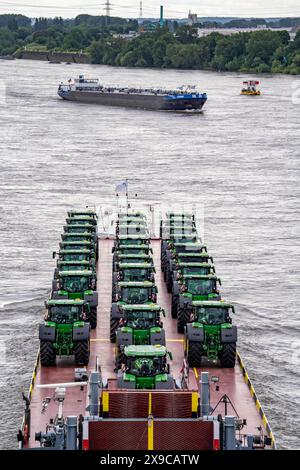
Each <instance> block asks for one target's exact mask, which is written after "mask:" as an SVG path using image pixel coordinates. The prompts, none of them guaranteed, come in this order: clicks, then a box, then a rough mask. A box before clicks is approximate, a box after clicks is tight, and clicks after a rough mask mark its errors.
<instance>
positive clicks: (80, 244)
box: [59, 240, 98, 259]
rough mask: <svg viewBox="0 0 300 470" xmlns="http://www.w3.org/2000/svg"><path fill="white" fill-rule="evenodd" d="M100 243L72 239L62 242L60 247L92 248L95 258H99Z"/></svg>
mask: <svg viewBox="0 0 300 470" xmlns="http://www.w3.org/2000/svg"><path fill="white" fill-rule="evenodd" d="M97 247H98V244H95V242H94V241H93V240H90V241H88V240H86V241H85V240H83V241H79V242H75V241H74V242H73V241H72V242H71V241H66V242H60V244H59V248H60V250H90V251H91V252H92V253H93V255H94V258H96V259H98V258H97V256H98V249H97Z"/></svg>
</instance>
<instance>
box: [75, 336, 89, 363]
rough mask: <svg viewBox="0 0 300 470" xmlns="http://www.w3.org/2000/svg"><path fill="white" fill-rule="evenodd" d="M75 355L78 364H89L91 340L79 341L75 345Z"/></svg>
mask: <svg viewBox="0 0 300 470" xmlns="http://www.w3.org/2000/svg"><path fill="white" fill-rule="evenodd" d="M74 356H75V365H76V366H87V365H88V363H89V358H90V344H89V340H88V339H87V340H86V341H78V342H76V343H75V346H74Z"/></svg>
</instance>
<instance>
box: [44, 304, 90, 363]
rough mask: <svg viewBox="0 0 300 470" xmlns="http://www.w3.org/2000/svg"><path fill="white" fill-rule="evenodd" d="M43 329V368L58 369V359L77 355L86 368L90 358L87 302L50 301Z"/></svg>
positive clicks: (75, 357)
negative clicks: (56, 366)
mask: <svg viewBox="0 0 300 470" xmlns="http://www.w3.org/2000/svg"><path fill="white" fill-rule="evenodd" d="M45 305H46V314H45V318H44V322H43V323H41V324H40V326H39V340H40V360H41V365H42V367H49V366H55V363H56V357H57V356H70V355H74V360H75V365H76V366H86V365H88V362H89V355H90V324H89V323H88V322H87V321H86V319H87V316H88V312H89V308H88V305H87V303H86V302H85V301H82V300H81V301H78V300H49V301H48V302H46V304H45Z"/></svg>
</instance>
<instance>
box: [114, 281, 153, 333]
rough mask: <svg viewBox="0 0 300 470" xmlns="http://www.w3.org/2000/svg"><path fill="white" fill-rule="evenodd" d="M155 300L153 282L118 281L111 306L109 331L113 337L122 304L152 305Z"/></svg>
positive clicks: (120, 314)
mask: <svg viewBox="0 0 300 470" xmlns="http://www.w3.org/2000/svg"><path fill="white" fill-rule="evenodd" d="M156 302H157V287H156V285H155V284H154V283H153V282H149V281H143V282H118V283H117V284H116V288H115V297H114V299H113V302H112V306H111V315H110V333H111V338H112V337H113V338H114V334H115V331H116V329H117V328H118V325H119V321H120V318H122V310H121V309H122V307H123V306H124V305H127V304H128V305H142V304H144V305H147V304H148V305H149V304H150V305H152V304H153V303H155V304H156Z"/></svg>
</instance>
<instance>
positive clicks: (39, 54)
mask: <svg viewBox="0 0 300 470" xmlns="http://www.w3.org/2000/svg"><path fill="white" fill-rule="evenodd" d="M1 58H2V59H6V60H11V59H15V58H17V59H21V60H37V61H38V60H39V61H41V62H50V63H60V62H66V63H71V64H92V61H91V59H90V57H89V55H88V54H85V53H76V52H50V51H23V52H22V53H21V54H20V53H19V54H18V55H17V56H11V58H9V59H8V57H1V56H0V59H1ZM94 65H106V64H94ZM110 66H111V67H116V68H118V66H117V65H110ZM129 68H143V67H129ZM145 68H150V69H154V70H159V69H161V70H179V69H177V68H174V67H166V68H163V69H162V68H161V67H145ZM180 70H192V71H197V70H198V71H204V72H216V73H222V72H224V70H219V71H218V70H213V69H207V68H202V69H200V68H199V69H195V68H193V69H180ZM231 73H232V72H231ZM234 73H236V74H241V73H242V74H249V75H270V74H271V75H291V74H288V73H285V72H260V73H259V74H257V73H255V72H253V71H250V70H249V71H248V72H244V71H243V72H242V71H236V72H234ZM295 76H299V74H298V75H295Z"/></svg>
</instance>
